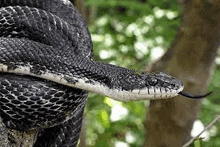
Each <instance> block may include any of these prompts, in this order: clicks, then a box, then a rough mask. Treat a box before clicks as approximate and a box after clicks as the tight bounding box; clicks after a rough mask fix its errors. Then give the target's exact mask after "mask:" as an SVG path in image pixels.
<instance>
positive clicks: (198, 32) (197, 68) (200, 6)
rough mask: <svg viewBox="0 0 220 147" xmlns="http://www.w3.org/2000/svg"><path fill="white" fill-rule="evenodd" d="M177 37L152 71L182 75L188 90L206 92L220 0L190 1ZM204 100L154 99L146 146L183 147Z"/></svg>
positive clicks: (216, 38)
mask: <svg viewBox="0 0 220 147" xmlns="http://www.w3.org/2000/svg"><path fill="white" fill-rule="evenodd" d="M180 4H182V5H183V6H184V12H183V19H182V24H181V26H180V27H179V31H178V33H177V37H176V39H175V40H174V43H173V44H172V46H171V47H170V48H169V49H168V51H167V52H166V53H165V54H164V56H163V57H162V58H161V59H160V60H159V61H157V62H155V63H154V64H153V66H152V68H151V71H165V72H167V73H169V74H171V75H173V76H175V77H179V79H181V80H182V81H183V83H184V86H185V91H188V92H191V93H193V94H198V93H205V90H206V88H207V85H208V83H209V81H210V77H211V72H212V70H213V65H214V60H215V57H216V55H217V49H218V47H219V44H220V40H219V37H220V36H219V34H220V27H219V24H220V1H219V0H210V1H206V0H186V1H181V2H180ZM200 104H201V100H192V99H187V98H183V97H181V96H177V97H175V98H171V99H167V100H157V101H150V106H149V112H148V114H147V116H146V140H145V147H180V146H182V145H183V144H184V143H185V142H187V141H188V140H189V139H190V138H191V137H190V132H191V129H192V126H193V122H194V121H195V119H196V117H197V114H198V112H199V110H200Z"/></svg>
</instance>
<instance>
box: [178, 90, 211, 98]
mask: <svg viewBox="0 0 220 147" xmlns="http://www.w3.org/2000/svg"><path fill="white" fill-rule="evenodd" d="M211 93H212V91H211V92H209V93H206V94H204V95H192V94H191V93H188V92H184V91H181V92H179V93H178V94H179V95H181V96H184V97H187V98H192V99H200V98H204V97H207V96H209V95H210V94H211Z"/></svg>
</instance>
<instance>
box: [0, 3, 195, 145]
mask: <svg viewBox="0 0 220 147" xmlns="http://www.w3.org/2000/svg"><path fill="white" fill-rule="evenodd" d="M91 58H92V42H91V38H90V35H89V32H88V30H87V26H86V24H85V22H84V21H83V19H82V17H81V16H80V15H79V13H78V12H77V11H76V9H75V7H74V6H73V5H72V4H71V3H70V2H69V1H68V0H0V116H1V117H2V118H3V122H4V123H5V125H6V126H7V127H8V128H12V129H17V130H33V129H39V133H38V136H37V140H36V143H35V145H34V146H76V145H77V140H78V137H79V133H80V128H81V123H82V115H83V109H84V105H85V102H86V98H87V91H91V92H96V93H100V94H103V95H107V96H109V97H111V98H114V99H116V100H123V101H128V100H140V99H163V98H169V97H173V96H176V95H178V94H182V95H184V94H183V93H182V90H183V84H182V82H181V81H179V80H178V79H175V78H173V77H171V76H169V75H166V74H164V73H157V74H148V73H146V74H137V73H136V72H135V71H134V70H129V69H125V68H121V67H117V66H113V65H110V64H103V63H99V62H95V61H93V60H92V59H91ZM191 97H192V96H191Z"/></svg>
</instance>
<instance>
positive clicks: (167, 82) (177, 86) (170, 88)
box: [139, 72, 184, 99]
mask: <svg viewBox="0 0 220 147" xmlns="http://www.w3.org/2000/svg"><path fill="white" fill-rule="evenodd" d="M141 76H142V78H144V81H145V84H144V85H145V87H144V88H143V89H141V90H140V92H139V93H140V94H148V95H149V96H152V97H154V98H162V99H163V98H168V97H174V96H176V95H178V93H179V92H181V91H183V89H184V86H183V83H182V82H181V81H180V80H179V79H177V78H174V77H172V76H170V75H167V74H165V73H162V72H159V73H152V74H142V75H141Z"/></svg>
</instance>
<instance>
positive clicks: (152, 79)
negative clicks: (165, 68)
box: [148, 77, 157, 86]
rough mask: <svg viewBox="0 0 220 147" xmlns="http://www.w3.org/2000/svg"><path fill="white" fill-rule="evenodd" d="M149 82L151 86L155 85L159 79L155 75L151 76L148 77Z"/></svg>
mask: <svg viewBox="0 0 220 147" xmlns="http://www.w3.org/2000/svg"><path fill="white" fill-rule="evenodd" d="M148 84H149V85H150V86H155V85H156V84H157V79H156V78H154V77H151V78H149V79H148Z"/></svg>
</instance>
